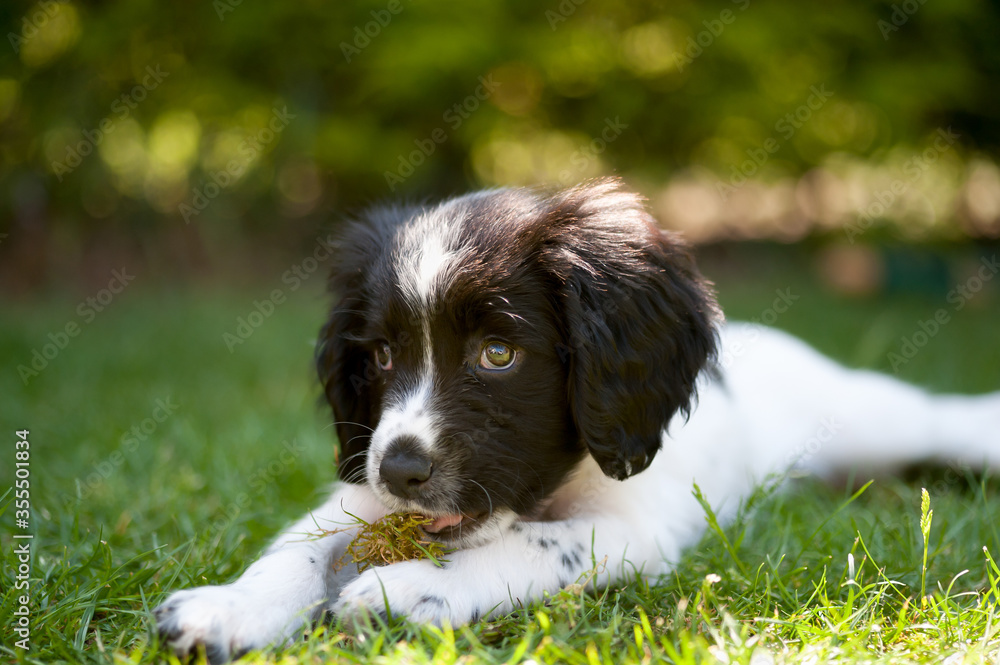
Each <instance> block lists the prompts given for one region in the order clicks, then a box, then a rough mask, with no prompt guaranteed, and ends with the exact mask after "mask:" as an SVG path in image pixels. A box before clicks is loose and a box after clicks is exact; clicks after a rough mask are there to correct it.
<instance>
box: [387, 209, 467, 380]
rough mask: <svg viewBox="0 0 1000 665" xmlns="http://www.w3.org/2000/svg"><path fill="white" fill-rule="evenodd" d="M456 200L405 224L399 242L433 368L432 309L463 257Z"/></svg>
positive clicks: (428, 365)
mask: <svg viewBox="0 0 1000 665" xmlns="http://www.w3.org/2000/svg"><path fill="white" fill-rule="evenodd" d="M458 203H459V202H452V203H450V204H446V205H444V206H442V207H440V208H437V209H435V210H432V211H431V212H428V213H425V214H423V215H421V216H420V217H417V218H416V219H414V220H413V221H412V222H410V224H408V225H407V226H406V227H404V228H403V230H402V231H401V235H400V238H399V244H398V246H397V250H396V251H397V256H396V258H397V265H399V272H398V280H399V288H400V290H401V291H402V293H403V296H404V297H405V298H406V299H407V301H409V303H410V305H411V306H412V307H413V308H414V310H415V311H416V312H418V313H419V317H420V328H421V338H422V339H423V346H424V356H423V361H424V368H425V371H426V373H427V375H428V377H429V376H430V374H431V372H432V371H433V366H434V365H433V357H432V356H433V338H432V334H431V320H430V318H431V312H433V311H434V310H435V309H436V308H437V307H438V303H437V302H436V301H437V300H438V298H439V297H440V294H441V293H442V292H443V291H444V290H445V289H446V282H447V278H448V273H449V272H450V270H451V269H452V268H453V267H454V266H455V265H457V264H458V261H459V260H460V250H459V247H458V245H459V240H458V232H459V230H460V227H461V224H462V221H463V220H464V218H465V216H466V209H465V206H464V205H459V204H458Z"/></svg>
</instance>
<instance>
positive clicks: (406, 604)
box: [334, 514, 663, 626]
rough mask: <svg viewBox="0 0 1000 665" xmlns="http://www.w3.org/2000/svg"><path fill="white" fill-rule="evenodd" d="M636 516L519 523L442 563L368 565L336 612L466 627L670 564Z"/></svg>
mask: <svg viewBox="0 0 1000 665" xmlns="http://www.w3.org/2000/svg"><path fill="white" fill-rule="evenodd" d="M631 517H634V518H635V521H632V520H630V519H627V518H626V516H620V515H607V514H604V515H596V516H583V515H581V516H579V517H576V518H571V519H566V520H559V521H553V522H522V521H517V522H514V523H513V524H512V525H511V526H509V527H506V528H505V529H504V530H503V532H502V533H499V534H497V537H496V538H495V539H494V540H492V541H490V542H489V543H487V544H485V545H481V546H479V547H474V548H470V549H463V550H458V551H455V552H452V553H451V554H448V555H447V556H446V561H445V562H443V563H442V565H440V566H439V565H435V563H433V562H431V561H430V560H427V559H423V560H417V561H403V562H400V563H394V564H391V565H388V566H384V567H381V568H371V569H369V570H366V571H365V572H364V573H362V574H361V575H360V576H359V577H358V579H356V580H354V581H353V582H351V583H350V584H348V585H347V586H346V587H344V589H343V591H342V592H341V594H340V600H339V601H338V602H337V604H336V605H335V606H334V612H335V613H336V614H337V615H338V616H341V617H343V618H345V619H347V620H349V621H350V620H353V619H362V620H365V617H366V616H367V615H371V614H375V615H379V616H382V617H386V615H387V613H389V614H391V615H392V616H395V617H407V618H409V619H410V620H412V621H414V622H417V623H433V624H436V625H439V626H440V625H443V624H444V623H448V624H450V625H452V626H458V625H461V624H465V623H468V622H470V621H478V620H479V619H485V618H488V617H490V616H497V615H502V614H505V613H509V612H510V611H512V610H514V609H516V608H518V607H522V606H527V605H529V604H531V603H533V602H535V601H538V600H541V599H542V598H544V595H545V594H546V593H556V592H557V591H558V590H559V589H561V588H563V587H565V586H567V585H569V584H572V583H574V582H583V583H585V584H586V583H592V584H594V585H598V586H604V585H607V584H610V583H613V582H616V581H619V580H621V579H623V578H626V577H630V576H632V575H634V574H636V573H647V574H650V573H651V574H654V575H655V574H657V573H659V572H661V567H662V565H663V564H662V556H661V551H660V549H659V547H658V546H657V541H656V534H655V531H656V528H657V526H658V525H656V524H653V523H647V521H644V520H641V519H639V516H638V515H633V516H631ZM595 569H596V571H595ZM654 569H655V570H654ZM591 571H595V572H594V573H593V575H590V573H591ZM386 603H388V607H387V606H386Z"/></svg>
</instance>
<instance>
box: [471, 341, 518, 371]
mask: <svg viewBox="0 0 1000 665" xmlns="http://www.w3.org/2000/svg"><path fill="white" fill-rule="evenodd" d="M515 358H517V352H516V351H515V350H514V349H512V348H510V347H509V346H507V345H506V344H501V343H500V342H490V343H489V344H487V345H486V346H484V347H483V352H482V353H481V354H479V366H480V367H482V368H483V369H491V370H502V369H509V368H510V367H511V366H512V365H513V364H514V359H515Z"/></svg>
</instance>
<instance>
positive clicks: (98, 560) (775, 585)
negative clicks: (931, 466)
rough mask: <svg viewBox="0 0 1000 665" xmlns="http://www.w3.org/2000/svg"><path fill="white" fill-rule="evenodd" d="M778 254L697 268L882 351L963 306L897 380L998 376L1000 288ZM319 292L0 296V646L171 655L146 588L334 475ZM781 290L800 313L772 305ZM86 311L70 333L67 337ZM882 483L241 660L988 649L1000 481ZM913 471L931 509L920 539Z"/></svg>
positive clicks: (822, 333) (223, 559)
mask: <svg viewBox="0 0 1000 665" xmlns="http://www.w3.org/2000/svg"><path fill="white" fill-rule="evenodd" d="M775 251H776V254H775V257H771V256H770V255H768V254H767V253H765V254H764V255H763V256H761V255H756V256H755V257H752V258H749V259H748V258H743V257H739V256H738V257H728V256H723V255H719V256H716V257H715V260H714V261H709V262H708V263H707V272H709V273H710V274H711V275H712V276H713V277H715V278H716V280H717V282H718V284H719V288H720V291H721V293H722V301H723V303H724V305H725V307H726V309H727V312H728V313H729V315H730V317H731V318H746V319H751V318H761V317H763V318H764V319H765V320H770V319H774V320H775V325H777V326H778V327H781V328H784V329H787V330H789V331H791V332H793V333H796V334H798V335H800V336H802V337H804V338H805V339H807V340H809V341H810V342H812V343H813V344H815V345H816V346H817V347H818V348H820V349H821V350H822V351H824V352H826V353H829V354H831V355H833V356H835V357H837V358H838V359H840V360H842V361H844V362H846V363H848V364H851V365H855V366H869V367H875V368H878V369H882V370H889V369H890V368H891V362H890V360H889V355H888V354H889V353H890V352H897V351H898V349H899V348H900V345H901V339H902V338H903V337H909V338H912V336H913V335H914V333H915V332H917V331H919V330H921V328H920V323H921V322H922V321H924V322H925V321H927V320H928V319H929V318H931V317H933V316H934V313H935V312H936V311H937V310H938V309H940V308H947V309H948V311H949V313H950V314H951V316H950V317H949V318H950V320H949V322H948V323H947V324H946V325H943V326H941V328H940V330H939V331H938V332H937V333H936V334H935V335H933V336H931V337H930V338H929V339H928V340H927V343H926V344H924V345H921V347H920V348H919V352H918V353H917V354H916V355H915V356H914V357H913V358H912V359H907V362H906V363H905V364H903V365H902V366H900V367H899V368H898V369H899V375H900V376H902V377H904V378H906V379H908V380H911V381H915V382H918V383H921V384H923V385H927V386H929V387H932V388H934V389H936V390H952V391H969V392H973V391H985V390H991V389H998V388H1000V345H998V344H997V330H1000V307H998V305H997V303H998V302H1000V298H998V297H997V295H998V293H997V289H996V288H995V285H989V287H990V288H987V289H984V290H983V291H982V292H981V293H980V294H978V295H977V296H976V297H975V298H973V299H971V300H970V301H969V302H968V303H967V305H968V306H965V307H963V308H962V309H961V310H960V311H952V310H953V305H952V304H949V303H948V301H947V299H946V297H945V295H944V294H942V293H936V292H934V291H933V290H930V291H925V292H923V293H910V294H905V293H903V294H897V295H893V296H891V297H878V298H869V299H860V300H848V299H843V298H839V297H836V296H833V295H830V294H829V293H828V292H827V291H826V290H825V289H823V288H822V287H821V286H820V285H819V284H818V282H817V280H816V278H815V277H814V276H813V275H814V273H813V272H812V270H811V269H810V268H809V261H808V260H807V258H798V259H795V260H789V258H788V253H787V252H777V250H775ZM779 259H780V260H779ZM954 274H955V277H954V279H955V281H956V283H957V282H959V281H961V280H962V276H961V273H960V271H958V272H956V273H954ZM275 281H277V280H275ZM316 281H317V282H318V281H319V280H316ZM317 287H318V284H311V283H310V284H307V285H306V286H305V287H304V288H302V289H300V290H297V291H295V292H294V293H289V294H287V295H288V296H289V297H288V300H287V301H286V302H283V303H280V304H278V305H276V306H275V307H274V311H273V313H271V315H270V316H267V317H263V316H262V317H261V321H260V325H259V326H258V327H256V328H252V329H251V330H252V334H250V335H249V336H248V337H247V338H246V339H245V340H243V341H242V343H239V344H235V343H233V341H232V337H226V335H227V334H229V335H236V336H238V335H239V332H238V331H237V320H238V318H239V317H244V318H246V317H248V315H249V314H250V312H252V311H253V310H254V308H255V304H254V301H255V300H256V301H258V302H259V301H261V300H262V299H263V298H265V297H266V296H267V295H268V294H269V292H270V291H271V290H272V289H273V288H275V285H274V284H269V283H268V282H267V280H266V279H264V280H262V282H261V285H260V287H258V288H246V287H243V288H241V289H225V288H215V289H214V290H213V289H209V290H205V289H201V290H195V289H193V288H189V289H184V290H181V291H170V290H165V289H149V288H147V289H145V290H144V288H143V287H142V285H141V284H137V285H135V286H129V287H128V288H127V289H125V290H124V291H123V292H122V293H121V294H120V295H117V296H115V298H114V300H113V301H112V302H110V304H108V305H107V306H106V307H104V309H103V311H101V312H98V313H96V315H94V316H93V317H90V316H86V315H82V314H81V313H80V312H79V311H78V303H79V302H80V301H81V300H83V297H85V296H86V295H87V294H83V296H77V297H73V298H67V297H55V296H53V297H49V298H46V299H43V300H40V301H35V302H32V303H30V304H29V303H16V302H14V303H5V304H4V305H3V307H4V311H5V314H4V316H3V319H2V322H0V357H2V358H3V368H4V372H3V373H2V375H0V394H2V396H3V411H2V414H0V423H2V426H3V430H2V431H3V435H4V436H5V437H6V438H7V440H8V441H9V442H10V445H8V446H5V448H4V452H2V453H0V454H2V455H5V456H7V457H5V458H4V460H3V462H2V464H0V469H2V473H0V488H6V487H8V486H10V485H12V484H13V479H14V471H13V467H14V465H13V459H14V445H13V442H14V440H15V439H16V438H17V435H16V433H15V432H16V431H18V430H25V429H27V430H29V438H30V441H31V449H30V450H31V457H30V472H31V477H30V480H31V503H32V514H31V526H30V528H29V531H30V532H31V533H33V534H34V539H33V540H31V541H30V542H31V547H32V549H31V551H32V559H31V564H30V568H31V572H30V579H29V582H30V588H31V593H30V603H29V609H30V614H31V634H30V644H31V648H30V651H29V652H28V653H27V654H24V653H23V652H21V651H19V650H17V651H15V649H14V643H15V641H16V640H17V639H20V638H19V637H18V636H17V635H16V634H15V633H14V631H13V627H14V625H15V624H16V619H17V618H16V617H15V616H14V614H13V613H14V611H15V610H16V609H17V607H18V606H19V605H18V603H17V598H18V596H19V595H20V594H21V593H23V592H18V591H17V590H16V589H15V588H14V586H15V582H16V579H15V575H16V572H17V566H18V561H17V559H16V556H15V554H14V548H15V546H17V545H19V544H21V543H23V542H25V541H23V540H18V541H15V540H13V539H12V538H10V537H9V534H11V533H21V531H20V530H18V529H16V528H15V527H14V524H15V506H14V504H13V496H12V494H11V493H7V494H6V495H4V496H3V500H2V501H0V519H2V520H3V522H4V529H3V532H4V534H5V535H4V540H3V544H2V551H3V557H4V565H3V571H2V573H0V581H2V590H3V591H2V593H3V605H2V607H0V634H2V635H3V639H2V646H0V654H2V658H3V660H4V661H7V662H10V661H16V660H19V659H23V660H24V661H25V662H46V663H51V662H63V661H64V662H74V663H75V662H100V663H106V662H112V661H121V662H133V663H145V662H159V661H163V660H165V659H167V658H168V656H167V654H166V652H165V651H164V650H162V649H161V648H160V647H159V645H158V644H157V640H156V638H155V637H154V636H153V635H151V633H150V631H149V626H150V610H151V608H152V607H154V606H155V605H156V604H157V603H158V602H159V601H160V600H162V599H163V598H164V596H165V595H166V594H167V593H168V592H169V591H171V590H174V589H179V588H183V587H188V586H192V585H198V584H206V583H219V582H225V581H228V580H231V579H232V578H234V577H235V576H236V575H238V574H239V572H240V571H241V569H242V568H243V567H244V565H245V562H246V561H249V560H251V559H252V558H254V557H255V556H256V555H257V554H258V553H259V552H260V550H261V548H262V547H263V546H264V545H265V544H266V543H267V541H268V539H269V537H270V536H271V535H272V534H274V533H275V531H276V530H277V529H279V528H280V527H281V526H282V525H283V524H284V523H285V522H287V521H288V520H289V519H291V518H293V517H296V516H298V515H300V514H301V513H303V512H304V511H305V510H306V509H307V508H309V507H310V506H311V505H314V504H316V503H317V502H318V501H319V500H320V498H321V497H322V496H323V495H324V494H325V492H326V490H327V487H328V486H329V484H330V483H331V482H332V481H333V479H334V466H333V446H332V443H333V441H334V434H333V431H332V428H331V426H330V424H329V423H330V417H329V414H328V413H327V411H326V410H325V409H321V408H317V402H316V400H317V395H318V390H317V388H316V385H315V379H314V377H313V374H312V369H311V366H310V360H311V354H312V342H313V339H314V337H315V334H316V331H317V329H318V327H319V325H320V324H321V322H322V319H323V313H324V308H325V306H326V303H325V299H324V297H323V295H322V294H321V293H319V292H318V288H317ZM788 289H790V290H791V294H792V295H793V296H795V299H794V300H793V302H792V304H791V306H790V307H788V308H787V311H784V312H781V313H778V312H774V313H768V311H769V308H771V307H772V304H773V303H774V301H775V298H776V297H778V296H776V291H785V292H786V293H787V292H788V291H787V290H788ZM265 309H266V308H265ZM782 309H784V308H782ZM88 319H90V320H88ZM254 321H258V319H257V318H256V317H254ZM72 322H75V323H76V324H77V325H78V327H79V329H78V331H77V333H76V334H75V335H74V336H68V335H67V337H66V338H65V339H63V338H61V337H60V336H59V334H58V333H59V331H65V330H66V326H67V324H68V323H72ZM243 332H246V330H244V331H243ZM50 333H51V334H54V335H55V337H56V338H57V339H59V340H60V341H61V342H63V344H62V345H63V346H64V347H65V348H62V349H60V350H59V351H58V353H57V354H55V357H54V358H52V359H50V360H48V365H47V366H46V367H44V368H43V369H41V370H40V371H38V375H37V376H29V377H28V381H27V385H25V383H24V381H23V380H22V378H21V377H20V376H19V373H18V370H17V367H18V365H26V366H30V364H31V361H32V355H33V350H40V349H42V348H43V347H44V346H45V344H47V343H49V341H50V338H48V337H47V336H48V335H49V334H50ZM240 339H242V338H240ZM227 341H228V342H229V346H231V347H232V349H231V350H230V348H228V347H227ZM50 355H51V354H50ZM289 452H291V458H290V457H289V455H288V453H289ZM289 459H291V461H289ZM867 480H868V479H867V478H854V479H851V481H850V483H849V484H844V485H839V486H828V485H824V484H820V483H818V482H816V481H815V480H811V479H796V480H794V481H792V482H791V483H790V486H789V487H787V488H785V489H783V490H781V491H777V492H771V493H767V494H765V493H763V492H762V493H761V495H760V496H759V497H757V500H756V501H755V502H753V504H752V505H751V506H750V507H749V508H748V509H747V510H746V511H745V514H744V515H743V517H742V518H741V519H740V520H739V521H738V522H737V523H736V524H734V525H730V526H727V527H726V528H725V529H721V530H714V529H709V530H708V532H707V534H706V536H705V537H704V539H703V541H702V542H701V544H700V545H699V546H698V547H697V548H695V549H693V550H691V551H690V552H688V554H687V555H686V556H685V557H684V559H683V560H682V562H681V563H680V565H679V566H678V568H677V570H676V572H675V573H674V574H673V575H671V576H669V577H668V578H666V579H663V580H661V583H660V584H658V585H656V586H647V585H645V584H643V583H640V582H635V583H633V584H630V585H625V586H623V587H620V588H612V589H607V590H603V591H600V592H598V593H596V594H593V593H587V592H583V591H582V590H580V589H570V590H567V591H563V592H561V593H560V594H558V595H557V596H555V597H554V598H552V599H550V602H549V603H547V604H546V605H544V606H536V607H528V608H525V609H523V610H522V611H519V612H517V613H516V614H514V615H512V616H511V617H508V618H505V619H503V620H499V621H492V622H481V623H478V624H475V625H472V626H469V627H464V628H460V629H456V630H454V631H451V630H446V631H440V630H437V629H434V628H428V627H419V626H412V625H408V624H405V623H401V624H397V625H392V626H390V627H388V628H387V629H386V630H385V631H384V632H382V633H380V634H373V635H368V636H366V637H365V638H364V639H352V638H348V637H346V636H345V635H344V634H342V633H341V632H340V631H339V630H338V627H337V626H336V625H331V626H325V627H320V628H318V629H317V631H316V633H315V635H314V636H313V637H312V638H311V639H309V640H307V641H305V642H303V643H302V644H301V645H297V646H296V647H294V648H292V649H290V650H287V651H275V652H265V653H262V654H254V655H252V656H251V657H250V658H251V659H252V660H259V661H264V662H274V661H278V660H281V661H282V662H290V663H295V662H313V661H320V660H324V661H325V660H338V661H344V662H359V663H369V662H376V661H377V662H384V663H421V662H436V663H437V662H441V663H451V662H456V661H459V660H460V661H461V662H487V663H505V662H529V661H531V660H534V661H537V662H540V663H555V662H560V663H561V662H567V663H596V662H605V663H612V662H613V663H620V662H630V663H631V662H651V661H657V660H662V659H666V660H668V661H671V662H677V663H689V662H691V663H693V662H743V663H747V662H752V663H754V665H760V664H764V663H771V662H797V663H814V662H821V661H822V662H825V661H830V660H840V661H848V660H850V661H867V662H886V663H906V662H926V661H930V660H941V659H944V658H946V657H949V656H952V655H953V654H954V655H955V657H954V660H949V661H948V662H949V663H961V662H992V663H996V662H998V658H1000V655H998V654H1000V636H998V630H1000V608H998V601H1000V582H998V578H1000V568H998V567H997V564H995V563H993V560H994V559H991V558H990V557H991V556H992V557H1000V528H998V525H1000V492H998V490H1000V484H998V483H997V481H996V480H992V479H989V478H985V479H984V478H982V477H977V476H974V475H971V474H968V473H965V472H962V471H955V470H951V469H938V470H919V471H917V472H915V473H914V474H910V476H909V477H908V478H907V479H906V480H901V479H894V478H879V479H876V480H875V481H874V482H873V483H872V484H871V485H868V486H867V488H866V489H865V490H864V491H862V492H860V493H857V492H856V490H857V488H859V487H863V486H864V483H865V481H867ZM922 487H926V488H927V489H928V490H929V498H930V509H931V510H933V518H932V519H931V520H930V524H929V528H928V529H926V536H925V535H924V530H922V528H921V526H922V523H921V516H922V513H921V488H922ZM3 491H5V489H0V492H3ZM927 521H928V520H926V519H925V520H924V521H923V526H924V527H927V526H928V524H927ZM963 659H964V660H963Z"/></svg>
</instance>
